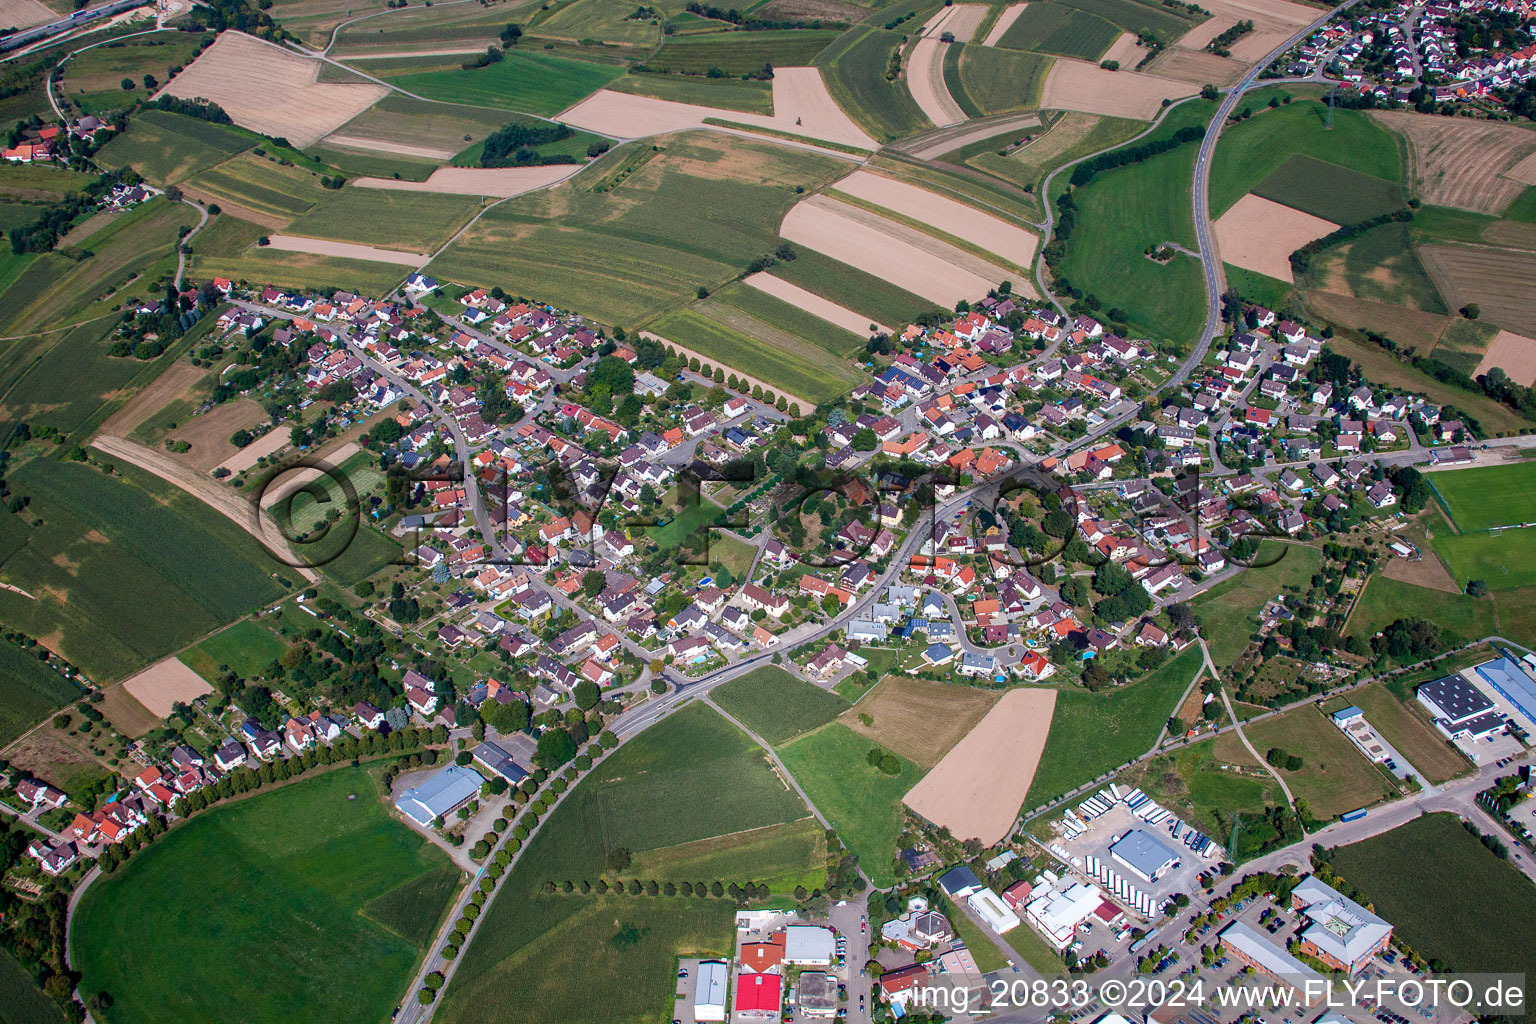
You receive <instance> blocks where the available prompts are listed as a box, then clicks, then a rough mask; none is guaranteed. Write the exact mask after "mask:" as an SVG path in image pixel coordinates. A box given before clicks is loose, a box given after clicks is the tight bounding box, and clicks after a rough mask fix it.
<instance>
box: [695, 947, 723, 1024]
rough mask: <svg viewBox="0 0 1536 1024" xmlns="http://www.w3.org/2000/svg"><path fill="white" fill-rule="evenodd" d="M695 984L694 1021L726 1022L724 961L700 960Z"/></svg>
mask: <svg viewBox="0 0 1536 1024" xmlns="http://www.w3.org/2000/svg"><path fill="white" fill-rule="evenodd" d="M695 975H696V976H695V978H694V982H693V1019H694V1020H704V1021H717V1020H725V979H726V967H725V961H724V960H700V961H699V966H698V968H697V970H696V971H695Z"/></svg>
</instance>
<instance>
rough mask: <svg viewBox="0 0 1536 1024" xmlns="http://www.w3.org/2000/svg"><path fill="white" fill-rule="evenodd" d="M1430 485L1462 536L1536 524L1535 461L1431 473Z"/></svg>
mask: <svg viewBox="0 0 1536 1024" xmlns="http://www.w3.org/2000/svg"><path fill="white" fill-rule="evenodd" d="M1429 482H1430V485H1431V486H1432V487H1433V488H1434V491H1435V494H1436V496H1437V497H1438V498H1439V499H1440V504H1441V505H1443V506H1444V507H1445V512H1446V515H1448V516H1450V517H1451V521H1452V522H1454V523H1455V524H1456V528H1457V529H1458V530H1460V531H1461V532H1462V533H1472V532H1475V531H1478V530H1491V529H1495V528H1498V527H1501V526H1520V525H1522V524H1524V523H1529V522H1536V461H1532V462H1516V463H1511V464H1509V465H1505V466H1480V467H1477V468H1475V469H1457V470H1452V471H1449V472H1445V473H1431V474H1429Z"/></svg>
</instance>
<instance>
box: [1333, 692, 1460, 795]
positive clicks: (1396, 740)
mask: <svg viewBox="0 0 1536 1024" xmlns="http://www.w3.org/2000/svg"><path fill="white" fill-rule="evenodd" d="M1347 702H1348V703H1351V704H1354V705H1355V706H1357V707H1359V708H1360V709H1361V710H1362V711H1364V712H1365V717H1366V718H1367V719H1369V720H1370V723H1371V725H1372V726H1374V727H1375V728H1376V731H1377V732H1379V733H1381V735H1382V737H1383V738H1384V739H1385V740H1386V741H1387V742H1388V743H1390V744H1392V746H1394V747H1396V748H1397V751H1398V753H1400V754H1402V755H1403V756H1404V757H1406V758H1407V759H1408V762H1409V763H1410V764H1412V765H1413V766H1414V767H1415V768H1417V769H1418V770H1419V773H1420V774H1422V775H1423V776H1424V778H1426V779H1428V780H1429V781H1430V782H1432V783H1434V784H1436V785H1438V784H1440V783H1442V782H1448V781H1450V780H1451V779H1453V778H1455V777H1456V776H1458V775H1462V774H1464V773H1466V772H1467V771H1469V770H1470V769H1471V768H1472V763H1471V762H1470V761H1468V760H1467V759H1466V757H1464V756H1463V755H1462V754H1461V752H1460V751H1458V750H1457V749H1456V748H1455V747H1454V746H1452V745H1451V744H1450V742H1449V741H1447V740H1446V738H1445V737H1444V736H1442V735H1440V732H1439V730H1437V729H1436V728H1435V727H1434V726H1433V725H1431V724H1430V723H1429V722H1428V721H1427V719H1426V716H1425V715H1423V714H1420V713H1419V712H1418V711H1417V710H1416V708H1417V707H1418V706H1419V705H1418V702H1417V701H1415V702H1413V703H1411V704H1407V703H1405V702H1403V701H1400V700H1398V699H1397V697H1396V695H1394V694H1393V693H1392V691H1390V690H1388V689H1387V687H1386V686H1385V685H1384V684H1382V683H1372V684H1371V685H1370V686H1366V687H1362V688H1361V689H1359V690H1355V691H1353V692H1352V693H1350V694H1349V695H1348V697H1347ZM1327 710H1329V711H1330V713H1331V712H1332V711H1336V710H1338V709H1337V708H1331V707H1330V708H1328V709H1327Z"/></svg>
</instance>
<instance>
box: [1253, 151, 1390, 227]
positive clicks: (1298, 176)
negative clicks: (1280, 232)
mask: <svg viewBox="0 0 1536 1024" xmlns="http://www.w3.org/2000/svg"><path fill="white" fill-rule="evenodd" d="M1253 192H1254V194H1255V195H1258V196H1263V197H1264V198H1265V199H1271V200H1273V201H1275V202H1277V203H1280V204H1282V205H1284V206H1289V207H1292V208H1294V209H1297V210H1301V211H1302V212H1304V213H1310V214H1312V216H1314V217H1321V218H1323V219H1324V220H1331V221H1333V222H1334V223H1335V224H1355V223H1358V222H1359V221H1363V220H1370V219H1371V218H1372V217H1379V216H1381V215H1382V214H1384V213H1391V212H1392V211H1393V210H1398V209H1401V208H1402V206H1403V188H1402V186H1401V185H1399V184H1398V183H1396V182H1393V181H1387V180H1386V179H1384V178H1375V177H1372V176H1371V175H1369V174H1362V173H1361V172H1359V171H1355V170H1351V169H1349V168H1348V167H1341V166H1340V165H1338V164H1336V163H1330V162H1329V161H1327V160H1319V159H1317V158H1316V157H1311V156H1307V155H1305V154H1303V153H1296V154H1294V155H1293V156H1291V157H1290V158H1288V159H1287V160H1286V161H1285V163H1283V164H1281V165H1280V166H1279V167H1276V168H1275V169H1274V171H1273V172H1271V173H1270V175H1269V177H1267V178H1265V179H1264V180H1263V181H1261V182H1259V184H1258V185H1257V186H1255V188H1254V190H1253Z"/></svg>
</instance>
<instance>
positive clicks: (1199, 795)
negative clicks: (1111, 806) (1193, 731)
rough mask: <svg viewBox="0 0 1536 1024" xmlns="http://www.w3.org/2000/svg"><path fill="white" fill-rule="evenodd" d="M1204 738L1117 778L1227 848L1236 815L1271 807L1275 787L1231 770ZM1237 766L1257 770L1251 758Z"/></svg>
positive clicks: (1268, 780)
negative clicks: (1140, 790) (1134, 787)
mask: <svg viewBox="0 0 1536 1024" xmlns="http://www.w3.org/2000/svg"><path fill="white" fill-rule="evenodd" d="M1215 746H1216V741H1215V740H1205V741H1203V742H1201V743H1196V744H1193V745H1191V746H1188V747H1182V748H1180V749H1178V750H1174V751H1170V752H1168V753H1164V754H1159V755H1157V756H1156V757H1154V758H1151V759H1150V760H1148V761H1145V762H1142V763H1141V764H1139V765H1137V766H1136V767H1134V768H1132V769H1131V770H1130V771H1128V772H1127V773H1125V774H1124V775H1122V776H1121V779H1120V781H1121V784H1122V785H1128V786H1138V787H1140V788H1141V789H1142V790H1143V791H1145V792H1146V793H1147V795H1148V796H1150V797H1152V798H1153V799H1154V800H1156V801H1158V802H1159V803H1160V804H1162V805H1163V806H1164V807H1166V808H1168V809H1169V810H1171V811H1173V812H1174V813H1175V814H1177V815H1179V816H1180V817H1181V818H1183V819H1184V820H1185V821H1187V822H1189V823H1190V824H1191V825H1194V826H1195V827H1196V828H1198V829H1199V830H1200V831H1202V832H1204V833H1205V834H1206V835H1208V836H1211V837H1212V838H1214V839H1215V840H1216V841H1217V842H1219V843H1221V844H1222V845H1223V846H1225V847H1227V848H1228V849H1229V850H1231V849H1232V843H1231V835H1230V832H1231V824H1232V822H1233V821H1234V819H1236V818H1237V817H1238V816H1239V815H1245V816H1248V817H1251V818H1257V817H1258V816H1261V815H1263V813H1264V812H1265V810H1266V809H1268V808H1269V807H1271V806H1273V805H1274V803H1275V801H1276V799H1277V798H1278V795H1279V792H1280V787H1278V786H1276V785H1275V783H1274V780H1273V779H1271V778H1269V776H1267V775H1265V776H1257V775H1251V774H1243V773H1239V772H1236V771H1232V770H1231V769H1230V767H1229V766H1228V764H1227V763H1226V762H1225V761H1223V760H1221V759H1219V758H1217V757H1216V752H1215ZM1241 767H1245V768H1250V770H1251V769H1252V768H1256V767H1257V766H1256V765H1253V763H1252V759H1251V758H1244V759H1243V761H1242V762H1241Z"/></svg>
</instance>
